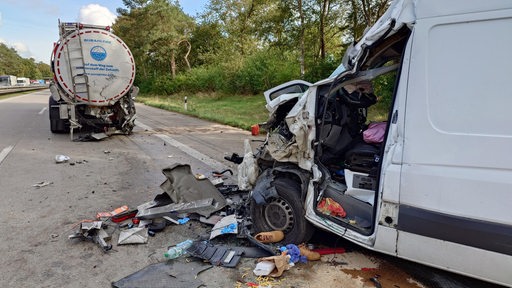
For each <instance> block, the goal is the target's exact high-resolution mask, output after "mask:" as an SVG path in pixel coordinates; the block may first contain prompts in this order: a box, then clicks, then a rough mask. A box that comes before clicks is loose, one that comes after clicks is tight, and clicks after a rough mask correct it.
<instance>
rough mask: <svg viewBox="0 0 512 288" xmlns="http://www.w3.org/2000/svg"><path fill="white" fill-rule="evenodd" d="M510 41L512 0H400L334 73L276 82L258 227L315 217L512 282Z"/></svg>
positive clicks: (411, 255) (389, 248) (378, 246)
mask: <svg viewBox="0 0 512 288" xmlns="http://www.w3.org/2000/svg"><path fill="white" fill-rule="evenodd" d="M511 48H512V1H509V0H488V1H463V0H452V1H442V0H428V1H421V0H417V1H414V0H397V1H394V2H393V3H392V4H391V6H390V8H389V9H388V11H387V12H386V13H385V14H384V15H383V16H382V17H381V18H380V19H379V20H378V21H377V23H376V24H375V25H374V26H373V27H371V29H369V30H368V31H367V33H366V34H365V35H364V36H363V37H362V39H361V40H359V41H358V42H357V44H355V45H353V46H352V47H351V48H349V49H348V51H347V53H346V55H345V57H344V61H343V64H342V65H341V66H340V67H339V68H338V69H336V71H335V72H334V73H333V75H331V77H329V78H328V79H325V80H322V81H319V82H317V83H315V84H310V83H307V82H304V81H292V82H289V83H285V84H283V85H280V86H279V87H276V88H275V89H271V90H269V91H267V92H266V93H265V97H266V99H267V108H268V109H269V111H270V118H269V120H268V122H267V123H266V127H265V128H266V130H267V131H268V135H267V140H266V142H265V143H264V144H263V146H262V147H261V149H260V150H259V151H258V152H256V153H254V154H255V156H256V158H255V159H254V158H251V157H245V158H244V162H243V163H242V165H240V167H239V168H240V171H239V174H240V175H242V176H246V177H241V178H239V179H240V180H239V182H240V181H241V182H240V183H239V186H245V187H252V192H251V195H252V203H251V218H252V221H253V224H254V225H253V227H254V228H255V229H254V230H256V231H255V232H259V231H269V230H282V231H284V232H285V235H286V237H285V240H284V241H283V242H286V243H300V242H303V241H307V240H308V239H309V238H310V237H311V235H312V234H313V231H314V229H313V226H316V227H319V228H321V229H324V230H328V231H331V232H333V233H335V234H337V235H340V236H342V237H344V238H346V239H348V240H350V241H353V242H355V243H357V244H359V245H362V246H364V247H367V248H369V249H372V250H376V251H380V252H383V253H387V254H391V255H395V256H398V257H401V258H405V259H409V260H412V261H416V262H420V263H423V264H426V265H430V266H434V267H438V268H441V269H445V270H449V271H453V272H457V273H460V274H464V275H467V276H471V277H475V278H479V279H482V280H486V281H489V282H494V283H499V284H502V285H507V286H511V287H512V274H511V271H512V209H511V208H510V207H509V205H511V204H512V156H511V155H512V153H511V151H512V113H511V111H510V109H511V107H512V93H511V92H510V91H509V90H508V89H509V88H510V87H509V86H508V84H510V83H511V81H512V72H511V70H512V53H511ZM377 81H380V82H379V83H382V82H383V81H387V82H388V83H391V84H392V86H393V87H394V88H393V89H392V91H391V95H392V96H391V99H392V100H391V103H389V113H388V115H386V116H384V117H383V118H384V119H378V120H379V121H380V123H374V122H372V120H374V119H369V118H370V117H371V115H372V114H371V109H372V107H374V106H375V105H379V100H381V99H380V98H379V96H380V95H374V94H375V91H372V89H373V88H374V87H375V84H376V82H377ZM393 83H394V85H393ZM381 86H382V85H381ZM377 94H378V93H377ZM370 126H371V127H370ZM376 126H378V127H379V129H373V128H375V127H376ZM248 155H250V154H248ZM251 171H257V173H258V177H257V180H256V181H251V180H250V179H251V177H250V176H251V175H249V174H250V173H251ZM253 176H254V175H253ZM244 181H245V182H244Z"/></svg>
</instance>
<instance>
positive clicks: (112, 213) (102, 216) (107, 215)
mask: <svg viewBox="0 0 512 288" xmlns="http://www.w3.org/2000/svg"><path fill="white" fill-rule="evenodd" d="M126 211H128V206H126V205H124V206H121V207H119V208H116V209H114V210H112V211H110V212H98V213H96V219H98V220H103V221H104V220H107V219H108V218H111V217H112V216H115V215H118V214H120V213H123V212H126Z"/></svg>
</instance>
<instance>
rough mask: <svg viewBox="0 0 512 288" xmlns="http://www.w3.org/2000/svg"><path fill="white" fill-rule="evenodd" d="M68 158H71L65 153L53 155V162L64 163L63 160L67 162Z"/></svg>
mask: <svg viewBox="0 0 512 288" xmlns="http://www.w3.org/2000/svg"><path fill="white" fill-rule="evenodd" d="M69 160H71V158H70V157H69V156H66V155H55V163H57V164H59V163H65V162H68V161H69Z"/></svg>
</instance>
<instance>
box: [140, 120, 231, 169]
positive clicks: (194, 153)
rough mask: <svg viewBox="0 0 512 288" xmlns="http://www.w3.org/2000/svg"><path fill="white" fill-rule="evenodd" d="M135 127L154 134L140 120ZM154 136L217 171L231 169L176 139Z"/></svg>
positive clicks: (152, 130) (160, 135)
mask: <svg viewBox="0 0 512 288" xmlns="http://www.w3.org/2000/svg"><path fill="white" fill-rule="evenodd" d="M135 125H137V126H139V127H140V128H142V129H144V130H147V131H151V132H154V129H153V128H151V127H149V126H148V125H146V124H144V123H141V122H140V121H139V120H136V122H135ZM154 136H156V137H158V138H160V139H162V140H164V141H165V143H167V144H169V145H171V146H174V147H176V148H178V149H180V150H181V151H183V152H185V153H186V154H188V155H189V156H191V157H193V158H196V159H197V160H199V161H201V162H203V163H205V164H206V165H208V166H210V167H212V168H213V169H215V170H217V171H223V170H226V169H229V167H228V166H226V165H224V164H222V163H221V162H219V161H217V160H215V159H213V158H211V157H209V156H206V155H204V154H203V153H201V152H199V151H197V150H196V149H194V148H192V147H189V146H187V145H185V144H183V143H181V142H179V141H177V140H176V139H173V138H172V137H170V136H168V135H164V134H154Z"/></svg>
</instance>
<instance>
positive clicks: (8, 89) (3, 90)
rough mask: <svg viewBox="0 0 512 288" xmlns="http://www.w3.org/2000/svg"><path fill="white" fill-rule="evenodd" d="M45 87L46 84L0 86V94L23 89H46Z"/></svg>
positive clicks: (46, 86)
mask: <svg viewBox="0 0 512 288" xmlns="http://www.w3.org/2000/svg"><path fill="white" fill-rule="evenodd" d="M46 88H48V85H31V86H9V87H0V95H4V94H11V93H17V92H23V91H31V90H40V89H46Z"/></svg>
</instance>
